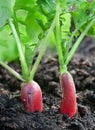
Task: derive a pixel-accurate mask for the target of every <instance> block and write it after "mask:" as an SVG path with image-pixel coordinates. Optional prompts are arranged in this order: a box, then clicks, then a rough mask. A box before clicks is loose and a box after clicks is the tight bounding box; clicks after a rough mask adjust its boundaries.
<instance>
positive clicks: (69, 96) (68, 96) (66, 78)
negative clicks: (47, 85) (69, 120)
mask: <svg viewBox="0 0 95 130" xmlns="http://www.w3.org/2000/svg"><path fill="white" fill-rule="evenodd" d="M60 82H61V83H60V84H61V86H62V89H63V98H62V102H61V105H60V112H61V113H62V114H67V115H69V117H72V116H73V115H75V113H76V110H77V103H76V90H75V85H74V81H73V79H72V76H71V75H70V73H69V72H66V73H64V74H62V75H61V79H60Z"/></svg>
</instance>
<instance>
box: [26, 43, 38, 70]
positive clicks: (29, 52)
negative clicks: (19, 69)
mask: <svg viewBox="0 0 95 130" xmlns="http://www.w3.org/2000/svg"><path fill="white" fill-rule="evenodd" d="M36 46H37V44H25V58H26V62H27V65H28V68H29V69H31V64H32V61H33V58H34V55H35V48H36Z"/></svg>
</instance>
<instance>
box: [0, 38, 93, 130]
mask: <svg viewBox="0 0 95 130" xmlns="http://www.w3.org/2000/svg"><path fill="white" fill-rule="evenodd" d="M9 65H10V66H11V67H12V68H13V69H15V70H16V71H17V72H19V73H21V69H20V66H19V63H18V62H13V63H10V64H9ZM58 66H59V65H58V58H57V56H54V55H53V56H48V57H44V58H43V59H42V61H41V64H40V66H39V68H38V71H37V73H36V75H35V78H34V80H35V81H36V82H38V84H39V85H40V86H41V89H42V91H43V112H42V113H40V112H35V113H29V112H27V111H26V110H25V109H24V107H23V104H22V103H21V100H20V84H21V82H20V81H18V80H17V79H16V78H14V77H13V76H12V75H10V74H9V73H8V72H7V71H6V70H5V69H4V68H2V67H1V66H0V130H95V41H93V40H92V39H91V38H85V39H84V40H83V42H82V44H81V46H80V47H79V49H78V51H77V52H76V54H75V55H74V57H73V59H72V60H71V62H70V64H69V66H68V71H70V73H71V74H72V76H73V78H74V81H75V86H76V93H77V113H76V115H75V116H74V117H73V118H72V119H70V118H69V117H68V116H67V115H62V114H60V113H59V107H60V102H61V99H62V91H61V87H60V84H59V68H58Z"/></svg>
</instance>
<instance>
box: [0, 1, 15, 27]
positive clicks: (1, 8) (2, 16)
mask: <svg viewBox="0 0 95 130" xmlns="http://www.w3.org/2000/svg"><path fill="white" fill-rule="evenodd" d="M13 3H14V0H13V1H12V0H0V28H1V27H3V26H4V25H5V24H6V20H8V18H10V17H11V15H12V8H13Z"/></svg>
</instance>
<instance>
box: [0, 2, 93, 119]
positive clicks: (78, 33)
mask: <svg viewBox="0 0 95 130" xmlns="http://www.w3.org/2000/svg"><path fill="white" fill-rule="evenodd" d="M0 11H1V13H0V18H1V19H0V34H6V37H3V39H2V37H0V38H1V41H2V44H1V43H0V48H2V51H0V65H2V66H3V67H4V68H6V69H7V70H8V71H9V72H10V73H11V74H13V75H14V76H15V77H16V78H18V79H19V80H21V81H22V83H21V100H22V102H23V104H24V106H25V108H26V109H27V110H28V111H30V112H35V111H40V112H42V110H43V108H42V92H41V88H40V86H39V85H38V84H37V83H36V82H35V81H34V80H33V79H34V76H35V73H36V71H37V69H38V66H39V63H40V61H41V59H42V56H43V55H44V53H45V50H46V47H47V44H48V43H49V42H50V39H51V38H53V39H54V42H56V48H57V51H58V58H59V65H60V77H61V78H60V83H61V84H60V85H61V86H62V89H63V91H62V92H63V97H62V102H61V105H60V112H61V113H62V114H67V115H68V116H69V117H73V116H74V115H75V113H76V110H77V103H76V91H75V85H74V82H73V79H72V77H71V75H70V73H69V72H68V69H67V68H68V67H67V65H68V64H69V62H70V60H71V58H72V57H73V55H74V53H75V51H76V50H77V48H78V46H79V44H80V43H81V41H82V39H83V38H84V37H85V36H86V35H91V36H93V35H95V26H94V23H95V2H94V1H92V2H88V1H86V0H79V1H75V0H64V1H63V0H44V1H43V0H29V1H27V2H26V0H13V1H12V0H3V2H2V1H0ZM6 12H7V13H6ZM81 14H82V15H81ZM7 34H8V37H9V39H10V40H8V38H7ZM74 38H76V40H75V39H74ZM7 40H8V41H7ZM4 41H7V42H6V44H4V45H3V42H4ZM11 42H12V43H14V44H12V43H11ZM74 42H75V43H74ZM11 46H12V47H11ZM15 48H16V49H15ZM39 48H41V49H39ZM7 50H8V51H9V52H11V53H12V54H10V53H9V55H8V51H7ZM38 50H39V51H38ZM36 52H38V56H37V59H36V60H35V62H34V56H35V54H36ZM17 57H18V58H19V60H20V65H21V70H22V74H19V73H17V72H16V71H15V70H13V69H12V68H11V67H9V66H8V65H7V64H6V63H5V62H10V61H12V60H13V59H16V58H17Z"/></svg>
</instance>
